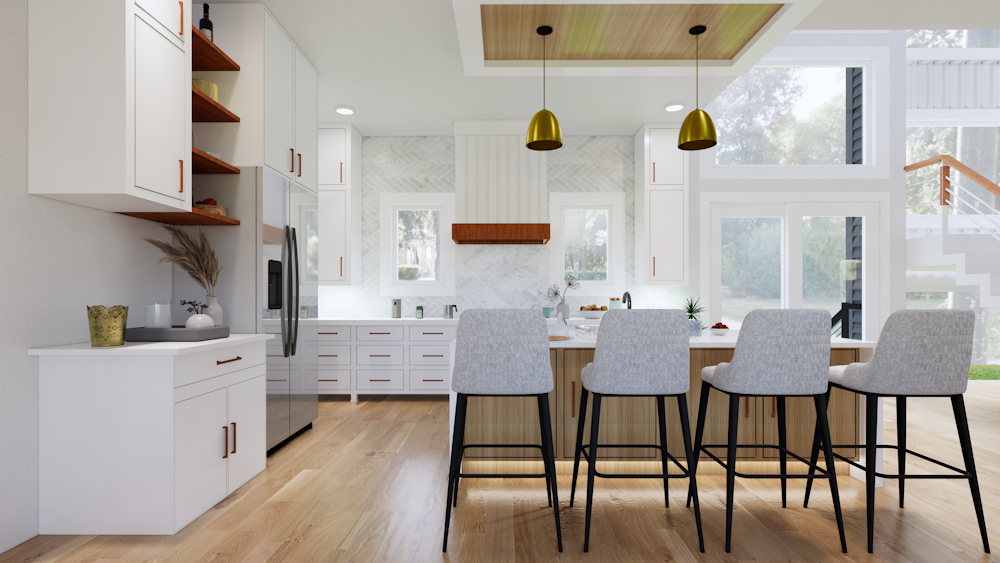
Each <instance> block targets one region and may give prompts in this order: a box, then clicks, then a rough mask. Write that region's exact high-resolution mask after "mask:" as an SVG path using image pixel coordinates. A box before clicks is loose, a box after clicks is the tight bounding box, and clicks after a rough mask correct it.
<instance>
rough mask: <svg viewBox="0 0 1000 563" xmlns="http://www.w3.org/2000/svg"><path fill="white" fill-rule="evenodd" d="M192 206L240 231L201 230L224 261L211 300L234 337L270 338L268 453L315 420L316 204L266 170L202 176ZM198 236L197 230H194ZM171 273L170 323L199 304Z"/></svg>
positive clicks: (184, 281)
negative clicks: (203, 205) (198, 203)
mask: <svg viewBox="0 0 1000 563" xmlns="http://www.w3.org/2000/svg"><path fill="white" fill-rule="evenodd" d="M194 196H195V197H196V198H197V199H205V198H214V199H215V200H216V201H218V203H219V205H222V206H224V207H226V208H227V210H228V215H229V216H230V217H232V218H234V219H238V220H239V221H240V225H239V226H232V227H231V226H225V227H222V226H219V227H203V228H204V229H205V232H206V234H207V235H208V237H209V239H210V240H211V242H212V245H213V246H214V247H215V249H216V252H217V253H218V255H219V257H220V259H221V260H222V268H223V272H222V276H221V277H220V279H219V285H218V286H217V287H216V296H217V297H218V300H219V304H220V305H222V308H223V311H224V317H225V318H224V322H225V324H227V325H229V327H230V331H231V332H232V333H233V334H245V333H270V334H273V335H274V338H273V339H271V340H269V341H268V343H267V378H266V379H267V449H268V450H269V451H270V450H272V449H274V448H275V446H277V445H279V444H281V443H282V442H284V441H285V440H287V439H288V438H289V437H291V436H293V435H295V434H296V433H297V432H299V431H301V430H302V429H304V428H306V427H308V426H309V425H311V424H312V422H313V421H314V420H315V419H316V417H317V416H318V411H319V404H318V389H319V384H318V380H319V361H318V360H319V357H318V346H317V338H318V337H317V332H318V325H317V321H316V317H317V316H318V313H319V307H318V305H319V301H318V287H319V284H318V279H319V275H318V272H319V246H318V245H319V199H318V196H317V195H316V194H315V193H313V192H310V191H309V190H307V189H306V188H304V187H302V186H300V185H298V184H296V183H295V182H292V181H289V180H288V179H286V178H285V177H284V176H282V175H281V174H278V173H277V172H275V171H273V170H271V169H270V168H267V167H242V168H240V174H233V175H229V174H212V175H208V174H205V175H200V176H199V177H198V181H197V182H195V194H194ZM191 229H195V227H191ZM204 293H205V292H204V290H203V289H201V287H200V286H198V285H197V284H196V283H195V282H194V281H193V280H191V279H190V278H188V277H187V275H186V274H184V273H183V272H181V271H180V269H179V268H177V267H176V266H175V267H174V272H173V302H174V307H175V309H174V323H175V324H178V323H179V324H183V321H184V319H186V318H187V316H188V315H190V313H187V312H186V311H184V308H183V307H181V306H179V305H178V303H179V301H180V300H182V299H183V300H191V299H195V300H199V301H202V300H204Z"/></svg>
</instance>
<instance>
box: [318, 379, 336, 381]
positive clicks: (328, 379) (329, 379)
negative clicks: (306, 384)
mask: <svg viewBox="0 0 1000 563" xmlns="http://www.w3.org/2000/svg"><path fill="white" fill-rule="evenodd" d="M320 381H339V380H338V379H320Z"/></svg>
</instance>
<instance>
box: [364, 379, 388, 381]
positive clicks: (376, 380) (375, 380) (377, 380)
mask: <svg viewBox="0 0 1000 563" xmlns="http://www.w3.org/2000/svg"><path fill="white" fill-rule="evenodd" d="M368 381H392V380H391V379H369V380H368Z"/></svg>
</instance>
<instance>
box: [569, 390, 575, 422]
mask: <svg viewBox="0 0 1000 563" xmlns="http://www.w3.org/2000/svg"><path fill="white" fill-rule="evenodd" d="M569 404H570V405H572V406H573V415H572V416H573V418H576V382H575V381H574V382H573V396H572V398H570V401H569Z"/></svg>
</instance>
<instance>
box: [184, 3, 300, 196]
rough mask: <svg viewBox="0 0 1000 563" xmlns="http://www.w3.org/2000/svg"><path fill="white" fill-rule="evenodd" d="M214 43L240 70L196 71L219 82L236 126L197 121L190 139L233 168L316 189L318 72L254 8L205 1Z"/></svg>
mask: <svg viewBox="0 0 1000 563" xmlns="http://www.w3.org/2000/svg"><path fill="white" fill-rule="evenodd" d="M211 16H212V23H213V24H214V27H215V30H214V31H215V33H214V42H215V44H216V46H218V47H219V48H220V49H222V50H223V51H224V52H225V53H226V54H227V55H228V56H230V57H232V59H233V60H235V61H238V62H239V65H240V71H239V72H226V71H195V72H194V73H192V76H193V77H194V78H202V79H205V80H210V81H212V82H215V83H216V84H218V85H219V103H221V104H222V105H223V106H225V107H226V108H227V109H228V110H229V111H231V112H233V113H235V114H236V115H238V116H240V122H239V123H196V124H195V125H194V134H195V142H196V143H197V146H198V148H199V149H201V150H205V151H210V152H214V153H218V154H219V155H221V158H222V160H223V161H225V162H228V163H230V164H232V165H234V166H261V165H266V166H267V167H269V168H271V169H272V170H274V171H275V172H278V173H279V174H281V175H283V176H284V177H285V178H288V179H289V180H292V181H294V182H296V183H298V184H300V185H302V186H304V187H305V188H307V189H309V190H312V191H314V192H315V191H316V189H317V182H316V175H317V166H318V159H317V152H316V151H317V149H316V144H317V140H316V125H317V123H316V119H317V115H318V111H317V103H318V99H319V96H318V90H317V88H318V75H317V72H316V69H315V67H313V65H312V63H310V62H309V58H308V56H307V55H306V54H305V53H303V52H302V51H301V50H300V49H299V48H298V47H297V46H296V45H295V42H294V41H293V39H292V37H291V36H289V35H288V34H287V33H285V30H283V29H282V28H281V26H280V25H279V24H278V22H277V21H276V20H275V19H274V17H272V16H271V14H270V12H268V11H267V8H265V7H264V6H263V5H261V4H212V12H211Z"/></svg>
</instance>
